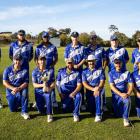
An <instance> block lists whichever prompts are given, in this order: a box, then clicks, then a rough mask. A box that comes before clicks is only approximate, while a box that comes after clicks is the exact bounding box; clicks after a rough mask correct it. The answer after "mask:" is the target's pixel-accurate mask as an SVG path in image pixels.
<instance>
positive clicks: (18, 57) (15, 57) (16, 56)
mask: <svg viewBox="0 0 140 140" xmlns="http://www.w3.org/2000/svg"><path fill="white" fill-rule="evenodd" d="M13 59H14V60H22V56H21V55H20V54H15V55H14V57H13Z"/></svg>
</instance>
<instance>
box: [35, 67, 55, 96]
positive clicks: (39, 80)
mask: <svg viewBox="0 0 140 140" xmlns="http://www.w3.org/2000/svg"><path fill="white" fill-rule="evenodd" d="M44 76H45V77H47V85H48V86H50V85H51V84H52V83H53V82H54V81H55V79H54V70H53V69H46V70H44V71H43V72H41V71H40V70H39V68H38V67H37V68H35V69H34V70H33V72H32V82H33V83H37V84H43V80H42V77H44ZM35 93H43V88H35Z"/></svg>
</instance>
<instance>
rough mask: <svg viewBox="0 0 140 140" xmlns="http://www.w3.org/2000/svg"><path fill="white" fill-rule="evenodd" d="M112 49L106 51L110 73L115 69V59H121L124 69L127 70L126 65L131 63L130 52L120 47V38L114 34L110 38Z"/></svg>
mask: <svg viewBox="0 0 140 140" xmlns="http://www.w3.org/2000/svg"><path fill="white" fill-rule="evenodd" d="M110 43H111V47H110V48H108V49H107V51H106V58H107V64H108V69H109V71H112V70H114V69H115V66H114V59H115V58H119V59H120V60H121V61H122V69H123V70H126V63H127V62H128V61H129V56H128V52H127V50H126V49H125V48H123V47H122V46H120V45H119V40H118V37H117V36H116V35H115V34H114V35H112V36H111V37H110Z"/></svg>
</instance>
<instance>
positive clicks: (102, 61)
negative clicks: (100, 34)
mask: <svg viewBox="0 0 140 140" xmlns="http://www.w3.org/2000/svg"><path fill="white" fill-rule="evenodd" d="M90 54H92V55H94V56H95V58H96V62H95V68H96V69H103V70H104V71H105V68H106V52H105V50H104V48H103V47H102V46H101V45H100V44H97V35H96V34H94V35H90V44H89V45H88V47H87V49H86V55H87V57H88V55H90ZM102 92H103V110H104V111H107V110H108V109H107V107H106V97H105V89H103V90H102Z"/></svg>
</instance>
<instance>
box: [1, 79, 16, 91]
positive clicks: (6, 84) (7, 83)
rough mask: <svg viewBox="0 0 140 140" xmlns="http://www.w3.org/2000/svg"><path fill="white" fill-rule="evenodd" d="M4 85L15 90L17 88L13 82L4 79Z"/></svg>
mask: <svg viewBox="0 0 140 140" xmlns="http://www.w3.org/2000/svg"><path fill="white" fill-rule="evenodd" d="M3 85H4V86H5V87H6V88H8V89H10V90H13V89H14V88H15V87H14V86H12V85H11V84H9V82H8V81H7V80H3Z"/></svg>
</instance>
